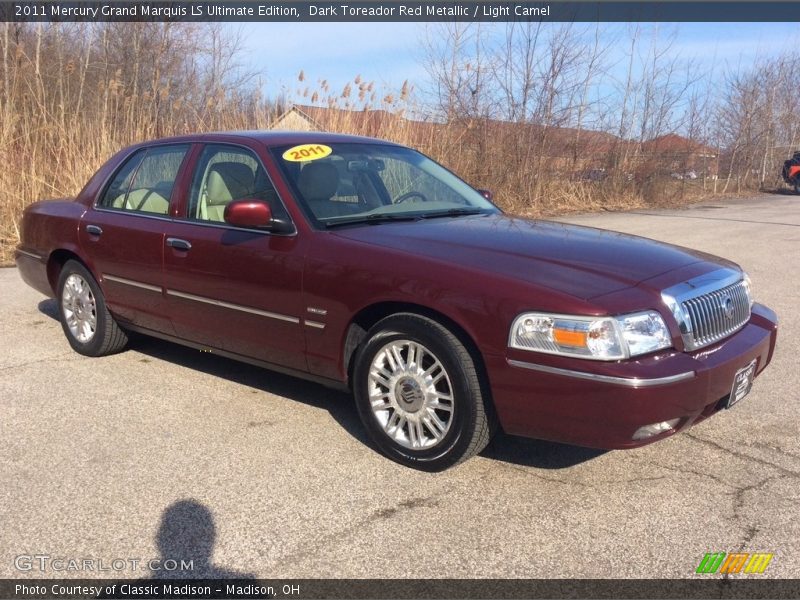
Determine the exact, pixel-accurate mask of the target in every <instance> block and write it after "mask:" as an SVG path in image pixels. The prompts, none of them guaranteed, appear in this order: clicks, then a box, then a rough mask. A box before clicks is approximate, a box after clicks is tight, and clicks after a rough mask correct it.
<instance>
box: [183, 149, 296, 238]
mask: <svg viewBox="0 0 800 600" xmlns="http://www.w3.org/2000/svg"><path fill="white" fill-rule="evenodd" d="M244 199H255V200H264V201H265V202H267V203H268V204H269V205H270V208H272V211H273V213H275V214H280V213H281V212H282V211H281V210H280V209H279V208H278V207H281V205H280V201H279V200H278V195H277V193H276V192H275V188H274V187H273V186H272V183H271V182H270V180H269V177H267V174H266V172H265V171H264V168H263V167H262V166H261V163H260V161H259V160H258V159H257V158H256V156H255V155H254V154H253V153H252V152H251V151H249V150H247V149H245V148H239V147H235V146H225V145H219V144H214V145H208V146H206V148H205V150H204V151H203V154H202V155H201V157H200V160H199V161H198V163H197V169H196V171H195V174H194V179H193V181H192V190H191V195H190V196H189V214H188V217H189V218H190V219H195V220H199V221H211V222H215V223H224V222H225V207H226V206H227V205H228V204H229V203H230V202H232V201H233V200H244ZM281 208H282V207H281Z"/></svg>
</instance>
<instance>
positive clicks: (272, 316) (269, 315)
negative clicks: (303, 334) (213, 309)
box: [167, 290, 300, 324]
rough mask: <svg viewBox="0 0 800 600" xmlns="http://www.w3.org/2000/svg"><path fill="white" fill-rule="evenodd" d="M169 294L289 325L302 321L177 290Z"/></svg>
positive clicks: (169, 291) (170, 291) (168, 292)
mask: <svg viewBox="0 0 800 600" xmlns="http://www.w3.org/2000/svg"><path fill="white" fill-rule="evenodd" d="M167 294H168V295H170V296H176V297H177V298H183V299H185V300H194V301H195V302H203V303H205V304H213V305H214V306H221V307H222V308H230V309H231V310H238V311H240V312H246V313H250V314H253V315H259V316H261V317H267V318H269V319H277V320H278V321H286V322H287V323H295V324H299V323H300V319H298V318H297V317H290V316H289V315H282V314H279V313H274V312H269V311H266V310H259V309H257V308H251V307H249V306H242V305H241V304H231V303H230V302H223V301H222V300H214V299H213V298H205V297H203V296H195V295H194V294H187V293H185V292H177V291H175V290H167Z"/></svg>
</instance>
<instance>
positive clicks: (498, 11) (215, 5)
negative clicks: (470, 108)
mask: <svg viewBox="0 0 800 600" xmlns="http://www.w3.org/2000/svg"><path fill="white" fill-rule="evenodd" d="M0 20H2V21H15V22H36V21H49V22H98V21H172V22H200V21H228V22H258V21H264V22H267V21H273V22H274V21H283V22H349V21H395V22H401V21H403V22H414V21H419V22H436V21H460V22H484V23H491V22H507V21H554V22H572V21H575V22H634V21H641V22H746V21H761V22H786V21H800V3H797V2H780V1H778V2H757V1H736V0H733V1H723V0H718V1H702V2H682V1H672V2H648V1H640V2H635V1H634V2H616V1H611V2H603V1H594V2H592V1H587V2H569V1H567V2H563V1H559V0H556V1H550V2H546V1H545V2H474V1H472V0H464V1H463V2H440V1H435V0H431V1H429V2H406V1H399V2H366V1H363V0H359V1H354V2H347V1H346V0H345V1H340V0H334V1H332V2H324V1H322V2H306V1H300V2H294V1H283V2H280V1H277V2H272V1H269V0H265V1H263V2H262V1H254V2H253V1H251V2H229V1H221V2H146V1H145V2H140V1H135V0H134V1H117V2H53V1H52V0H48V1H42V2H35V1H33V2H8V1H6V0H2V1H1V2H0Z"/></svg>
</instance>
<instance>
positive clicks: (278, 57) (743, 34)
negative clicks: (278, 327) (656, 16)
mask: <svg viewBox="0 0 800 600" xmlns="http://www.w3.org/2000/svg"><path fill="white" fill-rule="evenodd" d="M630 26H631V24H603V25H602V27H603V31H604V32H606V33H605V34H604V35H608V36H610V37H609V39H613V38H614V37H615V36H616V35H618V34H619V33H620V32H622V31H624V29H625V28H626V27H630ZM644 26H645V27H658V28H659V31H660V32H664V34H665V35H669V34H673V35H674V36H675V38H674V42H673V45H672V49H671V52H672V53H674V54H677V55H679V56H680V57H682V58H685V59H690V58H693V59H695V60H697V61H699V62H700V63H701V64H702V65H703V66H705V67H707V68H708V69H709V71H713V70H716V69H717V66H718V65H720V64H723V65H729V66H736V65H741V66H743V67H746V66H747V65H750V64H752V63H753V61H754V60H756V59H757V58H760V57H769V56H774V55H777V54H780V53H781V52H784V51H791V50H793V49H796V48H799V47H800V35H799V33H798V32H799V31H800V30H798V27H797V24H796V23H678V24H660V25H657V26H656V25H652V24H644ZM229 27H230V28H231V30H237V31H239V32H240V34H241V36H242V41H243V49H244V53H243V56H244V61H245V63H246V66H247V67H249V68H251V69H255V70H258V71H259V72H261V73H262V74H263V75H262V78H263V83H264V90H265V92H266V93H267V95H269V96H275V95H276V94H277V93H278V92H279V91H280V90H281V89H282V88H286V89H288V90H294V89H296V88H297V86H298V82H297V75H298V73H299V72H300V70H301V69H302V70H303V71H304V72H305V75H306V78H307V81H306V82H305V84H304V85H309V86H310V87H311V88H312V89H313V88H314V87H315V86H316V82H317V81H318V80H319V79H327V80H328V81H329V82H330V83H331V88H332V89H331V91H337V90H341V88H342V87H343V86H344V85H345V83H347V82H348V81H351V80H352V79H353V78H354V77H355V76H356V75H360V76H361V77H362V79H364V80H366V81H374V82H375V83H376V84H377V86H378V88H386V89H389V88H395V89H396V88H399V86H401V85H402V83H403V81H404V80H406V79H407V80H409V81H410V82H412V83H413V84H415V86H416V87H417V89H420V88H422V87H424V85H425V80H426V73H425V70H424V67H423V66H422V64H421V60H420V59H421V58H422V51H421V39H422V37H423V36H424V32H425V24H420V23H296V24H295V23H247V24H234V25H230V26H229ZM490 27H491V26H490ZM620 52H622V51H621V50H620ZM620 56H621V54H620Z"/></svg>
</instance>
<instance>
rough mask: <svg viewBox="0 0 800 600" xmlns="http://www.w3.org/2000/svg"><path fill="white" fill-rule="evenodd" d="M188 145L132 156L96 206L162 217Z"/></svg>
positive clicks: (153, 150)
mask: <svg viewBox="0 0 800 600" xmlns="http://www.w3.org/2000/svg"><path fill="white" fill-rule="evenodd" d="M188 150H189V146H188V145H180V146H158V147H155V148H148V149H143V150H139V151H137V152H136V153H134V154H133V155H132V156H131V157H130V158H129V159H128V160H127V161H125V164H123V165H122V167H121V168H120V170H119V171H118V172H117V174H116V175H115V176H114V178H113V179H112V181H111V183H110V184H109V186H108V189H106V192H105V194H103V198H102V199H101V201H100V206H103V207H105V208H114V209H118V210H127V211H134V212H143V213H151V214H158V215H166V214H168V213H169V198H170V196H171V195H172V188H173V187H174V186H175V178H176V177H177V176H178V171H179V170H180V166H181V163H182V162H183V159H184V157H185V156H186V152H187V151H188Z"/></svg>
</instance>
